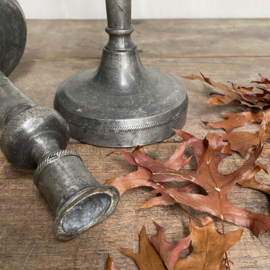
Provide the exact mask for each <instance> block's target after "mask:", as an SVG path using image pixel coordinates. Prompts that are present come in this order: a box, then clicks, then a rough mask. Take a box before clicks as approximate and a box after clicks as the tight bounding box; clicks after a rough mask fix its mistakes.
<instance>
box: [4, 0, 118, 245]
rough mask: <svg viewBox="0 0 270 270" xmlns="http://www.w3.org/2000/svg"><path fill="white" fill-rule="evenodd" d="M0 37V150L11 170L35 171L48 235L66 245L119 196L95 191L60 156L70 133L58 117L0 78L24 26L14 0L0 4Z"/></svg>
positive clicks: (15, 54) (76, 164)
mask: <svg viewBox="0 0 270 270" xmlns="http://www.w3.org/2000/svg"><path fill="white" fill-rule="evenodd" d="M10 29H13V30H14V31H13V32H12V33H10ZM17 30H18V31H17ZM0 33H1V34H2V36H1V37H2V39H1V43H0V67H1V69H0V129H2V130H3V132H2V136H1V150H2V152H3V154H4V155H5V157H6V158H7V160H8V161H9V162H10V163H11V164H12V165H14V166H17V167H19V168H22V169H35V168H36V171H35V176H34V182H35V185H36V186H37V187H38V188H39V189H40V191H41V192H42V193H43V195H44V196H45V197H46V199H47V201H48V203H49V204H50V206H51V208H52V210H53V212H54V214H55V215H56V218H55V221H54V224H53V234H54V236H55V238H57V239H60V240H70V239H72V238H74V237H76V236H78V235H80V234H81V233H83V232H85V231H86V230H88V229H90V228H92V227H93V226H95V225H97V224H98V223H100V222H101V221H103V220H104V219H106V218H107V217H108V216H109V215H110V214H111V213H112V212H113V211H114V209H115V208H116V206H117V203H118V201H119V197H120V196H119V192H118V190H117V189H116V188H115V187H113V186H109V185H103V186H101V185H100V184H99V183H98V182H97V181H96V179H95V178H94V177H93V176H92V175H91V173H90V172H89V171H88V170H87V169H86V167H85V166H84V164H83V162H82V159H81V157H80V156H79V154H78V153H76V152H74V151H71V150H64V149H65V148H66V146H67V144H68V141H69V138H70V131H69V126H68V124H67V122H66V121H65V120H64V119H63V117H62V116H61V115H60V114H59V113H58V112H56V111H55V110H53V109H49V108H42V107H38V106H37V104H35V103H34V102H33V101H32V100H31V99H29V98H28V97H27V96H25V95H24V94H23V93H22V92H20V91H19V90H18V89H17V88H16V87H15V86H14V85H13V84H12V83H11V82H10V81H9V79H8V78H7V77H6V76H5V75H4V74H3V73H2V72H1V70H3V72H5V73H6V74H9V73H10V72H11V71H12V70H13V69H14V68H15V67H16V65H17V63H18V62H19V59H20V57H21V56H22V54H23V49H24V46H25V40H26V23H25V19H24V16H23V13H22V11H21V9H20V8H19V5H18V3H17V2H16V1H15V0H9V1H7V0H0ZM9 46H10V47H9ZM22 203H23V202H22Z"/></svg>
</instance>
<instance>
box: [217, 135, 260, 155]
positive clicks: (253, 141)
mask: <svg viewBox="0 0 270 270" xmlns="http://www.w3.org/2000/svg"><path fill="white" fill-rule="evenodd" d="M220 136H221V139H222V140H223V141H228V142H229V144H230V147H231V150H233V151H236V152H238V153H239V154H240V155H241V156H242V157H243V158H244V157H245V156H246V155H247V153H248V150H249V149H250V148H251V147H252V146H257V145H259V144H260V137H259V135H258V134H257V133H251V132H246V131H241V132H233V133H229V134H222V135H220Z"/></svg>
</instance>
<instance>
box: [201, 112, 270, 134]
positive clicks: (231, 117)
mask: <svg viewBox="0 0 270 270" xmlns="http://www.w3.org/2000/svg"><path fill="white" fill-rule="evenodd" d="M222 114H223V115H224V116H225V117H226V118H228V119H226V120H223V121H219V122H214V123H209V122H204V121H202V122H203V123H204V124H205V125H206V126H208V127H211V128H222V129H224V130H225V131H226V133H230V132H232V131H233V130H234V129H235V128H238V127H243V126H247V125H250V124H252V123H261V122H262V121H263V117H264V114H270V109H268V110H266V111H265V112H259V113H252V112H241V113H222Z"/></svg>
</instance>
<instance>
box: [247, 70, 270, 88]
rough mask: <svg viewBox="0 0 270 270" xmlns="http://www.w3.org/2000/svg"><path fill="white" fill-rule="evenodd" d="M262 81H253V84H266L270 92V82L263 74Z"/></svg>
mask: <svg viewBox="0 0 270 270" xmlns="http://www.w3.org/2000/svg"><path fill="white" fill-rule="evenodd" d="M259 76H260V78H261V81H252V82H251V83H257V84H265V86H266V89H269V90H270V81H269V80H268V79H266V78H264V77H263V76H262V75H261V74H259Z"/></svg>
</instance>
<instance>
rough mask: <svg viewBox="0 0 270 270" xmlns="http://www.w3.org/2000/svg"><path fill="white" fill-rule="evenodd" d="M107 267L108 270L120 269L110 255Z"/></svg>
mask: <svg viewBox="0 0 270 270" xmlns="http://www.w3.org/2000/svg"><path fill="white" fill-rule="evenodd" d="M106 267H107V268H106V270H118V268H117V267H116V266H115V264H114V262H113V260H112V259H111V257H110V256H108V259H107V262H106Z"/></svg>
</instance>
